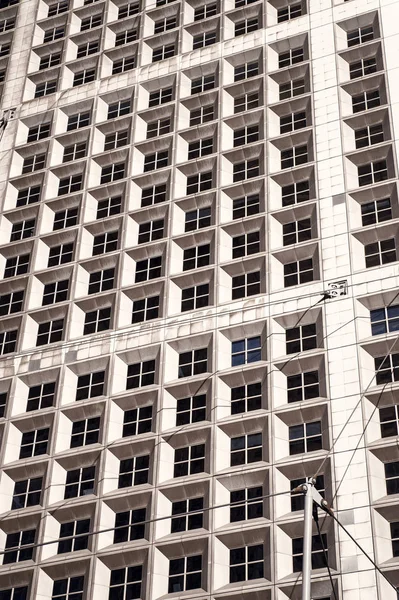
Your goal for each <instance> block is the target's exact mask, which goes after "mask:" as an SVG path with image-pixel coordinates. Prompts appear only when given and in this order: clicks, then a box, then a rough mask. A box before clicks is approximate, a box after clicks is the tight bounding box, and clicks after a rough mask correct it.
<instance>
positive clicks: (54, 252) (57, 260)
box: [47, 244, 73, 267]
mask: <svg viewBox="0 0 399 600" xmlns="http://www.w3.org/2000/svg"><path fill="white" fill-rule="evenodd" d="M72 259H73V244H61V246H53V247H52V248H50V253H49V259H48V263H47V266H48V267H58V266H59V265H64V264H66V263H69V262H71V260H72Z"/></svg>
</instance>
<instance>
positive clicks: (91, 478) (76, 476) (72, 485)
mask: <svg viewBox="0 0 399 600" xmlns="http://www.w3.org/2000/svg"><path fill="white" fill-rule="evenodd" d="M95 479H96V467H95V466H92V467H83V468H80V469H74V470H73V471H68V472H67V476H66V483H65V494H64V499H65V500H67V499H69V498H80V496H88V495H89V494H94V488H95Z"/></svg>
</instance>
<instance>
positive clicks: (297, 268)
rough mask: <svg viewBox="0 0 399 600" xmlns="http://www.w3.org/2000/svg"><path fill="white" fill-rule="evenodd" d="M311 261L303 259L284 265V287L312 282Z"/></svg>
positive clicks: (312, 270)
mask: <svg viewBox="0 0 399 600" xmlns="http://www.w3.org/2000/svg"><path fill="white" fill-rule="evenodd" d="M314 275H315V274H314V269H313V259H312V258H305V259H304V260H298V261H296V262H293V263H288V264H287V265H284V287H291V286H292V285H299V284H301V283H308V282H309V281H313V280H314Z"/></svg>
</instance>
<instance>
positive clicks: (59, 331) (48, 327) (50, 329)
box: [36, 319, 64, 346]
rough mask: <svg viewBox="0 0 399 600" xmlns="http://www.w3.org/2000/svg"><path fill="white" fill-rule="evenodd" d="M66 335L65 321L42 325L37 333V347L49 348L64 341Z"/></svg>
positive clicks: (49, 322) (59, 320) (48, 322)
mask: <svg viewBox="0 0 399 600" xmlns="http://www.w3.org/2000/svg"><path fill="white" fill-rule="evenodd" d="M63 333H64V319H57V320H55V321H47V322H46V323H40V324H39V329H38V332H37V338H36V346H47V344H54V343H55V342H60V341H61V340H62V337H63Z"/></svg>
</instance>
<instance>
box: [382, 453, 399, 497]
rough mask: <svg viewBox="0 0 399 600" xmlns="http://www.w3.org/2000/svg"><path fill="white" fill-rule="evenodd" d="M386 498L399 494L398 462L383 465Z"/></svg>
mask: <svg viewBox="0 0 399 600" xmlns="http://www.w3.org/2000/svg"><path fill="white" fill-rule="evenodd" d="M384 469H385V480H386V486H387V494H388V496H390V495H392V494H398V493H399V462H398V461H396V462H390V463H385V464H384Z"/></svg>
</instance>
